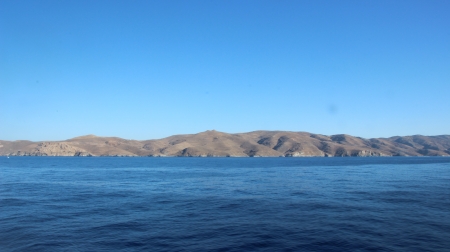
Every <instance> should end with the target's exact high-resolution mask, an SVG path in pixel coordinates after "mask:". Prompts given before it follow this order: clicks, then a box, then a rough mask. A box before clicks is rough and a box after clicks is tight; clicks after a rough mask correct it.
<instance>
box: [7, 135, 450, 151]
mask: <svg viewBox="0 0 450 252" xmlns="http://www.w3.org/2000/svg"><path fill="white" fill-rule="evenodd" d="M0 155H2V156H6V155H9V156H153V157H162V156H177V157H350V156H351V157H367V156H450V136H449V135H441V136H421V135H414V136H404V137H400V136H395V137H390V138H371V139H364V138H360V137H354V136H350V135H345V134H339V135H332V136H326V135H320V134H311V133H307V132H290V131H253V132H248V133H239V134H228V133H223V132H218V131H214V130H212V131H205V132H201V133H198V134H189V135H175V136H170V137H167V138H163V139H157V140H145V141H136V140H126V139H122V138H118V137H98V136H94V135H87V136H81V137H76V138H72V139H68V140H65V141H43V142H31V141H0Z"/></svg>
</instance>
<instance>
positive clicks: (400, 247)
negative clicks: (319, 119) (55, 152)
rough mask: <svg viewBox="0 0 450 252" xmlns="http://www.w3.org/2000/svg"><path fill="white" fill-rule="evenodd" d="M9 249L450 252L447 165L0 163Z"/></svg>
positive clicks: (418, 161)
mask: <svg viewBox="0 0 450 252" xmlns="http://www.w3.org/2000/svg"><path fill="white" fill-rule="evenodd" d="M0 251H450V158H445V157H389V158H356V157H355V158H120V157H114V158H113V157H92V158H89V157H10V158H6V157H0Z"/></svg>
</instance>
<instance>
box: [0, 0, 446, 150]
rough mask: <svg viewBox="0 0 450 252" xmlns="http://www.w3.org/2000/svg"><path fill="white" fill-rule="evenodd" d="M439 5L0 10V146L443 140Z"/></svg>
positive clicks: (26, 6)
mask: <svg viewBox="0 0 450 252" xmlns="http://www.w3.org/2000/svg"><path fill="white" fill-rule="evenodd" d="M449 13H450V1H448V0H441V1H437V0H426V1H425V0H423V1H415V0H396V1H392V0H376V1H375V0H357V1H332V0H329V1H322V0H298V1H297V0H292V1H285V0H273V1H265V0H244V1H242V0H239V1H232V0H226V1H225V0H223V1H219V0H217V1H207V0H204V1H195V0H190V1H181V0H180V1H174V0H164V1H163V0H161V1H156V0H155V1H146V0H145V1H144V0H142V1H140V0H133V1H128V0H123V1H114V0H104V1H102V0H96V1H91V0H89V1H83V0H65V1H60V0H55V1H46V0H41V1H30V0H3V1H0V139H2V140H21V139H27V140H33V141H38V140H63V139H69V138H72V137H76V136H80V135H86V134H95V135H99V136H117V137H122V138H126V139H136V140H144V139H157V138H163V137H167V136H170V135H174V134H192V133H198V132H201V131H205V130H213V129H214V130H217V131H223V132H228V133H240V132H249V131H254V130H287V131H306V132H312V133H318V134H324V135H332V134H341V133H345V134H350V135H355V136H360V137H364V138H372V137H390V136H396V135H402V136H404V135H413V134H421V135H440V134H450V112H449V111H450V15H449Z"/></svg>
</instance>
